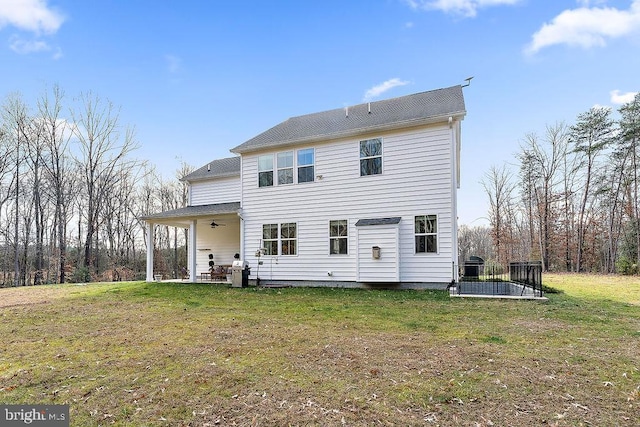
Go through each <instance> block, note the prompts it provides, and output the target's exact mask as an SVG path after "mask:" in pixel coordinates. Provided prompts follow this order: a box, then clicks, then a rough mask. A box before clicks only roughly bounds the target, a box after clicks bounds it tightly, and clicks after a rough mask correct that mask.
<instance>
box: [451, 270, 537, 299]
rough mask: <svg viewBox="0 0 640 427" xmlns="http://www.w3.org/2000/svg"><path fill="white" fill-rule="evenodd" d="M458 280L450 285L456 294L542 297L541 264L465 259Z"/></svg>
mask: <svg viewBox="0 0 640 427" xmlns="http://www.w3.org/2000/svg"><path fill="white" fill-rule="evenodd" d="M462 270H463V271H462V272H461V273H462V274H461V277H460V282H459V283H458V284H457V286H454V287H452V288H451V291H452V292H454V293H456V294H477V295H511V296H518V295H519V296H525V295H526V296H531V295H532V296H535V297H542V264H541V263H540V262H511V263H509V267H508V268H505V267H504V266H502V265H500V264H481V263H477V262H473V261H472V262H465V263H464V264H463V268H462Z"/></svg>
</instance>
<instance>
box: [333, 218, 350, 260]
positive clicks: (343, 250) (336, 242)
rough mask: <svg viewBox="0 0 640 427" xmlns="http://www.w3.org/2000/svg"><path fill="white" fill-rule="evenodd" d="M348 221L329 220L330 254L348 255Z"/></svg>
mask: <svg viewBox="0 0 640 427" xmlns="http://www.w3.org/2000/svg"><path fill="white" fill-rule="evenodd" d="M348 230H349V227H348V221H347V220H346V219H339V220H334V221H329V255H346V254H347V248H348V240H347V239H348Z"/></svg>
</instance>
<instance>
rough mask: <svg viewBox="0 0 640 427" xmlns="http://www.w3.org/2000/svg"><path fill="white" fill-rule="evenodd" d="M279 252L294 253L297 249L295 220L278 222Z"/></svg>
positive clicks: (284, 253)
mask: <svg viewBox="0 0 640 427" xmlns="http://www.w3.org/2000/svg"><path fill="white" fill-rule="evenodd" d="M280 248H281V251H280V253H281V254H282V255H296V254H297V253H298V252H297V249H298V233H297V227H296V223H295V222H286V223H284V224H280Z"/></svg>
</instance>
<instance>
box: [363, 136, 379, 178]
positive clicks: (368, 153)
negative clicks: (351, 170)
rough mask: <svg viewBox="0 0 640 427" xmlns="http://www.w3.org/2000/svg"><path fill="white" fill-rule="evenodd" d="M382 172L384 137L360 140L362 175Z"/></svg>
mask: <svg viewBox="0 0 640 427" xmlns="http://www.w3.org/2000/svg"><path fill="white" fill-rule="evenodd" d="M381 173H382V138H373V139H367V140H364V141H360V176H366V175H379V174H381Z"/></svg>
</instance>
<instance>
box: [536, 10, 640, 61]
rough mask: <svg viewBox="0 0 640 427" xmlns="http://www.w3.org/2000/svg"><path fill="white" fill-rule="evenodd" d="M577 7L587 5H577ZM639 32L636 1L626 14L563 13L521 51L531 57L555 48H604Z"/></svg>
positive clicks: (596, 12) (598, 12)
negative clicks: (555, 46)
mask: <svg viewBox="0 0 640 427" xmlns="http://www.w3.org/2000/svg"><path fill="white" fill-rule="evenodd" d="M581 4H587V3H585V2H581ZM634 32H640V0H633V1H632V3H631V7H630V8H629V9H628V10H620V9H616V8H613V7H591V8H589V7H580V8H578V9H569V10H565V11H563V12H562V13H560V15H558V16H556V17H555V18H553V20H552V21H551V22H550V23H546V24H544V25H543V26H542V28H540V30H538V31H537V32H536V33H535V34H534V35H533V37H532V41H531V43H530V44H529V46H527V48H526V49H525V52H526V53H529V54H534V53H536V52H538V51H539V50H541V49H543V48H545V47H548V46H553V45H557V44H566V45H568V46H579V47H582V48H585V49H586V48H590V47H594V46H605V45H606V43H607V40H608V39H613V38H618V37H623V36H626V35H630V34H632V33H634Z"/></svg>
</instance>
